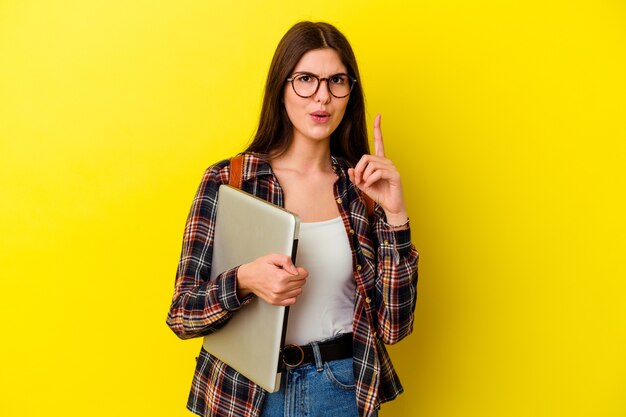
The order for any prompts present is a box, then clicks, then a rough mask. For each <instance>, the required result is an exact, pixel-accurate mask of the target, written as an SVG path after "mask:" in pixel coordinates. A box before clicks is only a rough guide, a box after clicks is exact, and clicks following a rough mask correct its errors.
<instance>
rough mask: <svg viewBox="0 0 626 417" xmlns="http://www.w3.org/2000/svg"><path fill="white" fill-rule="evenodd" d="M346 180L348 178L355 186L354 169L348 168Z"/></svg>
mask: <svg viewBox="0 0 626 417" xmlns="http://www.w3.org/2000/svg"><path fill="white" fill-rule="evenodd" d="M348 178H350V182H351V183H352V184H354V185H357V184H356V178H355V177H354V168H348Z"/></svg>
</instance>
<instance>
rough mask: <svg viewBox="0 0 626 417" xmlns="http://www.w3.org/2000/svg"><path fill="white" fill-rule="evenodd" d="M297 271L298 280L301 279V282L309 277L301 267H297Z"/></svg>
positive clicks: (307, 272)
mask: <svg viewBox="0 0 626 417" xmlns="http://www.w3.org/2000/svg"><path fill="white" fill-rule="evenodd" d="M297 270H298V276H299V277H300V278H302V279H303V280H306V279H307V278H308V276H309V271H307V270H306V269H304V268H302V267H301V266H298V267H297Z"/></svg>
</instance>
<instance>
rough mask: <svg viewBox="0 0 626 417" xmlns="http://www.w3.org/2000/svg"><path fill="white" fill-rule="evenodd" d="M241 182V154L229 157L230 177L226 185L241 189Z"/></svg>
mask: <svg viewBox="0 0 626 417" xmlns="http://www.w3.org/2000/svg"><path fill="white" fill-rule="evenodd" d="M242 182H243V155H237V156H235V157H234V158H231V159H230V178H229V180H228V185H230V186H231V187H235V188H239V189H241V183H242Z"/></svg>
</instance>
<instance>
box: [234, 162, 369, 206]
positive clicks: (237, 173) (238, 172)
mask: <svg viewBox="0 0 626 417" xmlns="http://www.w3.org/2000/svg"><path fill="white" fill-rule="evenodd" d="M243 158H244V156H243V155H237V156H235V157H233V158H231V159H230V178H229V180H228V185H230V186H231V187H235V188H239V189H241V184H242V183H243ZM361 196H362V197H363V202H364V203H365V210H366V212H367V217H372V214H374V207H375V203H374V200H372V199H371V198H370V196H368V195H367V194H365V193H361Z"/></svg>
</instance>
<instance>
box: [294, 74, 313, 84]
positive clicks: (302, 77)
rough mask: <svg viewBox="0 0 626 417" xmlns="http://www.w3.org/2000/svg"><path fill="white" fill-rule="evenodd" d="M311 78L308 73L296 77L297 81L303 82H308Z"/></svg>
mask: <svg viewBox="0 0 626 417" xmlns="http://www.w3.org/2000/svg"><path fill="white" fill-rule="evenodd" d="M312 78H313V77H311V76H310V75H306V74H304V75H301V76H299V77H298V78H297V79H298V81H300V82H303V83H310V82H311V80H312Z"/></svg>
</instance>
